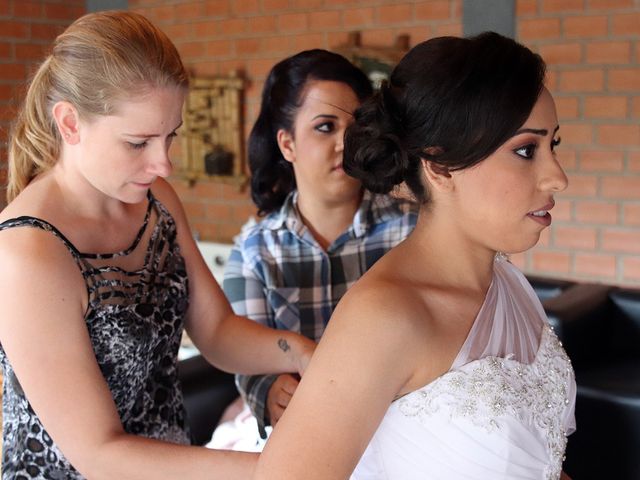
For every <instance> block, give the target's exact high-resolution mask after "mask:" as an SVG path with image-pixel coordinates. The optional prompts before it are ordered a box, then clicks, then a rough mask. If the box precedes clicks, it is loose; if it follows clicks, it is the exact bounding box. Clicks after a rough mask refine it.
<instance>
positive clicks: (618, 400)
mask: <svg viewBox="0 0 640 480" xmlns="http://www.w3.org/2000/svg"><path fill="white" fill-rule="evenodd" d="M530 280H531V283H532V285H533V286H534V289H536V279H530ZM551 282H553V281H551ZM536 291H538V290H537V289H536ZM541 299H542V296H541ZM543 306H544V308H545V311H546V313H547V316H548V317H549V322H550V324H551V325H552V326H553V327H554V330H555V331H556V333H557V334H558V337H559V338H560V340H561V341H562V342H563V345H564V347H565V350H566V351H567V354H568V355H569V357H570V358H571V362H572V364H573V368H574V370H575V373H576V383H577V385H578V393H577V399H576V423H577V430H576V432H575V433H573V434H572V435H571V436H570V437H569V442H568V445H567V453H566V461H565V464H564V468H565V471H566V472H567V473H568V474H569V475H570V476H571V477H572V478H573V479H574V480H590V479H609V478H611V479H614V478H615V479H620V480H627V479H628V480H636V479H640V289H630V288H620V287H611V286H605V285H596V284H586V283H585V284H581V283H577V284H571V283H569V284H564V285H563V288H561V289H560V290H558V291H557V292H556V294H555V295H550V296H548V297H547V298H544V299H543Z"/></svg>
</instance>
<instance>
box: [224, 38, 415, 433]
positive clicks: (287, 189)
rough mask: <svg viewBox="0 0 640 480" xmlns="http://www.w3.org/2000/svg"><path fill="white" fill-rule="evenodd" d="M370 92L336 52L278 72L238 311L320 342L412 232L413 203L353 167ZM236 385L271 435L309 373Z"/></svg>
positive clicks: (243, 237) (257, 152)
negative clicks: (351, 140) (349, 143)
mask: <svg viewBox="0 0 640 480" xmlns="http://www.w3.org/2000/svg"><path fill="white" fill-rule="evenodd" d="M371 93H372V88H371V83H370V81H369V80H368V79H367V77H366V76H365V74H364V73H363V72H362V71H361V70H359V69H358V68H356V67H355V66H354V65H352V64H351V63H350V62H349V61H348V60H346V59H345V58H344V57H342V56H340V55H338V54H335V53H332V52H328V51H325V50H309V51H304V52H301V53H298V54H297V55H294V56H292V57H289V58H287V59H285V60H283V61H281V62H280V63H278V64H277V65H275V66H274V67H273V69H272V70H271V72H270V73H269V76H268V78H267V80H266V82H265V85H264V90H263V93H262V105H261V110H260V115H259V117H258V119H257V121H256V123H255V125H254V127H253V130H252V132H251V135H250V137H249V164H250V168H251V174H252V181H251V195H252V199H253V201H254V203H255V204H256V206H257V208H258V214H259V215H260V216H264V218H263V219H262V220H261V221H260V222H258V223H257V224H255V225H253V226H251V227H247V228H245V229H244V230H243V231H242V232H241V234H240V235H239V236H238V238H237V239H236V245H235V248H234V249H233V251H232V253H231V255H230V258H229V262H228V264H227V268H226V272H225V279H224V285H223V288H224V292H225V293H226V295H227V297H228V298H229V301H230V302H231V305H232V307H233V309H234V311H235V312H236V314H239V315H245V316H247V317H249V318H251V319H253V320H255V321H256V322H259V323H262V324H264V325H269V326H271V327H274V328H278V329H286V330H291V331H295V332H299V333H302V334H303V335H305V336H307V337H308V338H311V339H314V340H316V341H317V340H319V339H320V337H321V336H322V334H323V332H324V329H325V327H326V325H327V322H328V321H329V317H330V316H331V313H332V312H333V310H334V308H335V306H336V305H337V303H338V301H339V300H340V298H341V297H342V296H343V295H344V293H345V292H346V291H347V289H348V288H349V287H350V286H351V285H352V284H353V283H354V282H355V281H356V280H358V279H359V278H360V276H361V275H362V274H363V273H364V272H365V271H367V270H368V269H369V268H370V267H371V266H372V265H373V264H374V263H375V262H376V261H377V260H378V259H379V258H380V257H381V256H382V255H384V254H385V253H386V252H387V251H388V250H389V249H391V248H392V247H393V246H395V245H397V244H398V243H399V242H401V241H402V240H403V239H404V238H405V237H406V236H407V235H408V234H409V232H410V231H411V230H412V229H413V227H414V225H415V222H416V219H417V210H416V207H415V206H414V204H413V203H412V202H408V201H401V200H397V199H394V198H392V197H390V196H387V195H376V194H372V193H370V192H368V191H366V190H364V189H363V187H362V185H361V183H360V182H359V181H357V180H355V179H353V178H352V177H349V176H348V175H346V174H345V172H344V170H343V169H342V152H343V137H344V132H345V129H346V128H347V127H348V126H349V125H350V124H351V123H352V121H353V112H354V110H355V109H356V108H357V107H358V106H359V105H360V103H361V102H362V101H363V100H364V99H365V98H367V97H368V96H370V94H371ZM237 384H238V387H239V389H240V391H241V393H242V396H243V397H244V399H245V400H246V401H247V403H248V404H249V406H250V409H251V411H252V412H253V414H254V415H255V417H256V418H257V420H258V426H259V430H260V434H261V436H262V437H263V438H264V437H265V436H266V432H265V430H264V427H265V425H268V424H271V425H274V424H275V423H276V422H277V421H278V419H279V418H280V416H281V415H282V413H283V411H284V409H285V408H286V406H287V404H288V403H289V400H290V398H291V395H292V394H293V392H294V390H295V389H296V387H297V384H298V378H297V377H296V376H295V375H290V374H284V375H269V376H244V375H238V376H237Z"/></svg>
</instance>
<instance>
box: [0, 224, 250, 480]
mask: <svg viewBox="0 0 640 480" xmlns="http://www.w3.org/2000/svg"><path fill="white" fill-rule="evenodd" d="M0 265H2V268H1V269H0V305H2V315H0V342H1V343H2V347H3V348H4V351H5V353H6V355H7V358H8V361H9V362H10V364H11V366H12V367H13V369H14V372H15V375H16V377H17V380H18V381H19V382H20V386H21V388H22V390H23V391H24V393H25V395H26V398H27V399H28V401H29V403H30V405H31V407H32V408H33V409H34V411H35V413H36V414H37V415H38V417H39V419H40V420H41V421H42V423H43V425H44V427H45V429H46V430H47V432H48V433H49V435H50V436H51V438H52V439H53V441H54V442H55V443H56V444H57V445H58V446H59V447H60V449H61V450H62V452H63V453H64V455H65V456H66V457H67V459H68V460H69V461H70V462H71V463H72V464H73V466H74V467H75V468H76V469H77V470H79V471H80V472H81V473H82V474H83V475H84V476H85V477H88V478H91V479H98V480H99V479H109V480H111V479H114V478H127V479H149V480H151V479H153V480H160V479H167V480H169V479H171V480H175V479H176V478H185V479H187V478H189V479H192V478H193V479H197V478H203V479H204V478H208V479H212V478H220V479H228V478H246V477H247V476H249V475H250V474H251V472H252V471H253V466H254V463H255V460H256V458H255V457H252V456H251V455H249V454H245V455H243V454H240V453H236V452H220V451H213V450H207V449H203V448H197V447H188V446H178V445H173V444H169V443H163V442H160V441H156V440H150V439H145V438H142V437H136V436H133V435H129V434H127V433H125V432H124V430H123V427H122V423H121V421H120V418H119V415H118V412H117V410H116V406H115V404H114V401H113V398H112V395H111V392H110V390H109V388H108V386H107V384H106V382H105V380H104V377H103V375H102V373H101V371H100V368H99V366H98V364H97V361H96V358H95V355H94V352H93V348H92V345H91V342H90V339H89V335H88V331H87V326H86V323H85V320H84V314H85V310H86V308H87V294H86V286H85V283H84V280H83V278H82V274H81V273H80V270H79V269H78V267H77V265H76V264H75V263H74V261H73V259H72V257H71V255H69V252H68V250H67V249H66V248H65V247H64V245H63V244H62V243H61V242H60V241H59V240H58V239H56V238H54V237H53V235H51V234H50V233H49V232H45V231H42V230H39V229H34V228H15V229H11V230H6V231H3V232H1V233H0ZM4 401H8V399H5V400H4Z"/></svg>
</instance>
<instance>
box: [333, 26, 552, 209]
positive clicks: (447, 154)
mask: <svg viewBox="0 0 640 480" xmlns="http://www.w3.org/2000/svg"><path fill="white" fill-rule="evenodd" d="M544 75H545V64H544V62H543V60H542V58H540V56H539V55H537V54H535V53H533V52H532V51H531V50H529V49H528V48H526V47H525V46H523V45H520V44H519V43H517V42H515V41H514V40H512V39H510V38H507V37H503V36H502V35H499V34H497V33H493V32H486V33H483V34H480V35H478V36H475V37H472V38H457V37H439V38H434V39H431V40H428V41H426V42H422V43H420V44H418V45H416V46H415V47H414V48H412V49H411V50H410V51H409V52H408V53H407V54H406V55H405V56H404V58H403V59H402V60H401V61H400V63H399V64H398V65H397V66H396V67H395V68H394V70H393V72H392V73H391V76H390V78H389V81H388V83H385V84H383V86H382V87H381V88H380V90H379V91H378V92H376V93H375V94H374V95H373V96H372V97H371V98H370V99H369V100H367V101H366V102H365V103H363V104H362V106H361V107H360V108H359V109H357V110H356V112H355V122H354V123H353V124H352V125H351V126H350V127H349V128H348V129H347V132H346V137H345V146H344V165H343V167H344V170H345V171H346V172H347V173H348V174H349V175H351V176H352V177H354V178H356V179H358V180H360V181H361V182H362V184H363V185H364V187H365V188H367V189H369V190H371V191H373V192H377V193H387V192H389V191H391V190H392V189H393V188H394V187H395V186H396V185H399V184H400V183H402V182H406V184H407V186H408V187H409V188H410V189H411V191H412V192H413V194H414V195H415V197H416V198H417V199H418V200H419V201H421V202H423V203H424V202H427V201H428V200H429V192H428V191H426V189H425V185H424V182H423V181H422V176H421V168H420V167H421V161H422V160H423V159H424V160H430V161H432V162H434V163H435V164H437V169H438V171H440V172H442V173H444V174H447V173H448V172H451V171H455V170H461V169H464V168H467V167H470V166H472V165H475V164H476V163H478V162H480V161H482V160H483V159H485V158H486V157H488V156H489V155H491V154H492V153H493V152H494V151H496V150H497V149H498V147H500V146H501V145H502V144H503V143H504V142H506V141H507V140H508V139H509V138H510V137H512V136H513V135H514V134H515V132H516V131H517V130H518V128H520V127H521V126H522V124H523V123H524V122H525V121H526V120H527V118H528V117H529V114H530V113H531V110H532V109H533V106H534V105H535V103H536V101H537V99H538V96H539V94H540V92H541V90H542V87H543V81H544Z"/></svg>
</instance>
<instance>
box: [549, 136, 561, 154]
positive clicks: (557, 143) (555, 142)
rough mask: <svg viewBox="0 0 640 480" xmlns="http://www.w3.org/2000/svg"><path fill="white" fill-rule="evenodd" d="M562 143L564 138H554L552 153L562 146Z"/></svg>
mask: <svg viewBox="0 0 640 480" xmlns="http://www.w3.org/2000/svg"><path fill="white" fill-rule="evenodd" d="M560 142H562V138H561V137H558V138H554V139H553V140H551V151H553V150H555V148H556V147H557V146H558V145H560Z"/></svg>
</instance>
